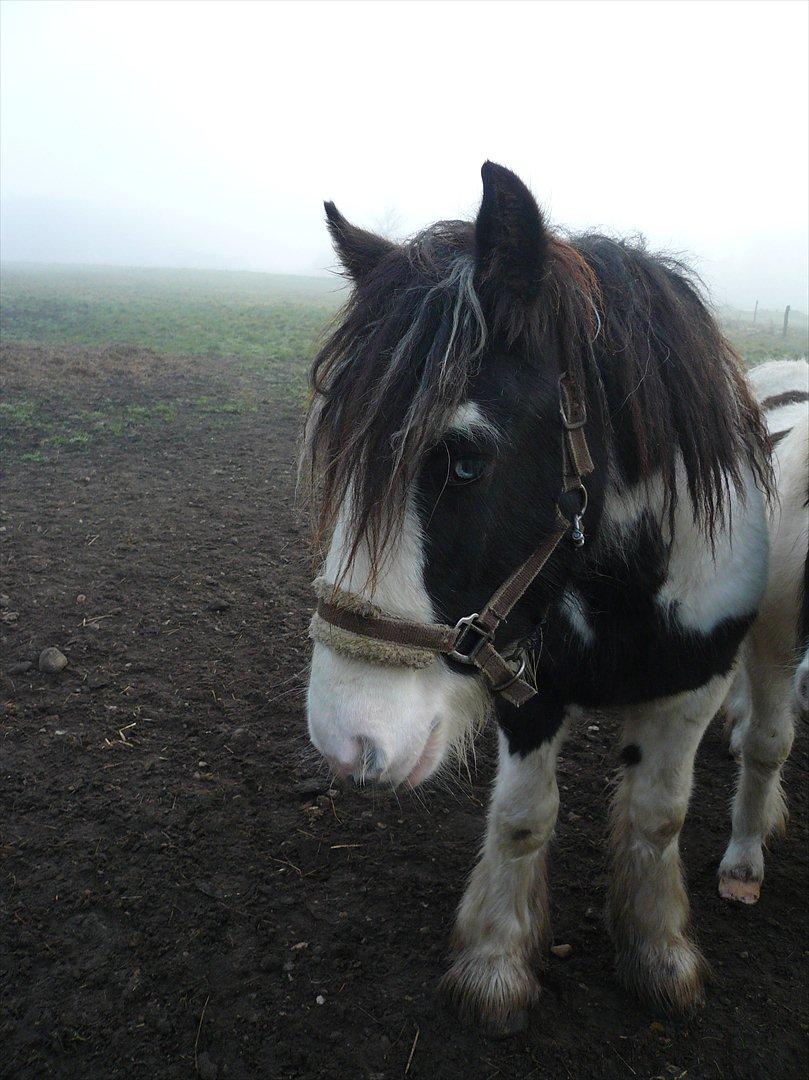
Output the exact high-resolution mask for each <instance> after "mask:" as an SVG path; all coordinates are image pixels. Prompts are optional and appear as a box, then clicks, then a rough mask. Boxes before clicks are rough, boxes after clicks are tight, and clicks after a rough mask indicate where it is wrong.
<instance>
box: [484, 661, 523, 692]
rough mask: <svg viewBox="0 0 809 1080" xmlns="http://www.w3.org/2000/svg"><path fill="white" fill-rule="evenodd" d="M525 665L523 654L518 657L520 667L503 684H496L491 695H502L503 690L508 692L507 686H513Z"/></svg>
mask: <svg viewBox="0 0 809 1080" xmlns="http://www.w3.org/2000/svg"><path fill="white" fill-rule="evenodd" d="M525 664H526V660H525V653H523V654H522V656H521V657H520V665H519V667H518V668H517V670H516V671H515V672H514V674H513V675H512V676H511V678H510V679H506V681H505V682H502V683H498V685H497V686H493V687H492V693H493V694H502V692H503V691H504V690H508V688H509V686H513V684H514V683H515V682H516V681H517V679H519V678H520V676H521V675H522V673H523V672H524V671H525Z"/></svg>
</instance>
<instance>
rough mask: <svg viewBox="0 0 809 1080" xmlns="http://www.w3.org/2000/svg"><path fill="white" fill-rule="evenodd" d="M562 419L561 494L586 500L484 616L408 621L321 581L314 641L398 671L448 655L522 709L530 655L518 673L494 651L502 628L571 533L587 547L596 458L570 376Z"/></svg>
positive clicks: (562, 383)
mask: <svg viewBox="0 0 809 1080" xmlns="http://www.w3.org/2000/svg"><path fill="white" fill-rule="evenodd" d="M559 415H560V416H561V420H562V427H563V429H564V470H563V481H562V493H563V494H567V493H574V492H575V493H576V494H578V495H579V497H580V499H581V506H580V507H579V511H578V513H576V514H574V515H573V521H572V523H571V522H570V521H568V519H567V518H566V517H565V516H564V515H563V514H562V512H561V510H560V509H559V507H558V505H557V509H556V520H555V522H554V527H553V531H552V532H551V533H550V535H549V536H548V537H547V538H546V539H545V540H543V542H542V543H541V544H540V545H539V547H538V548H536V549H535V550H534V551H533V552H532V554H531V555H529V557H528V558H527V559H526V560H525V562H524V563H522V564H521V565H520V566H518V567H517V569H516V570H515V571H514V573H513V574H512V575H511V576H510V577H509V578H507V579H506V581H505V582H504V583H503V584H502V585H501V586H500V588H499V589H498V590H497V592H495V594H494V595H493V596H492V597H491V598H490V600H489V601H488V603H487V604H486V606H485V607H484V608H483V609H482V611H480V612H479V613H478V612H475V613H474V614H473V615H465V616H464V617H463V618H462V619H459V620H458V622H457V623H456V624H455V626H449V625H448V624H446V623H420V622H409V621H408V620H407V619H397V618H394V617H393V616H391V615H387V614H385V613H384V612H383V611H382V610H381V609H380V608H378V607H376V605H375V604H372V603H370V602H369V601H367V600H365V599H364V598H363V597H361V596H357V595H356V594H355V593H349V592H344V591H343V590H342V589H339V588H335V587H334V586H333V585H329V584H328V583H326V582H325V581H324V580H323V579H322V578H318V579H317V580H316V582H315V591H316V592H317V595H318V602H317V610H316V612H315V614H314V616H313V618H312V623H311V625H310V627H309V636H310V637H311V638H312V639H313V640H314V641H320V642H321V643H322V644H324V645H328V646H330V647H331V648H333V649H336V650H337V651H338V652H343V653H346V654H347V655H349V656H354V657H357V658H358V659H362V660H370V661H372V662H374V663H378V664H387V665H390V666H393V667H412V668H423V667H427V666H428V665H429V664H431V663H433V662H434V661H435V659H436V656H437V655H443V656H446V657H448V658H449V659H451V660H455V661H456V662H457V663H459V664H467V665H471V666H474V667H476V668H477V669H478V670H479V671H481V672H482V673H483V675H484V676H485V677H486V680H487V682H488V683H489V689H490V690H491V692H492V693H493V694H500V695H502V697H504V698H505V699H506V701H509V702H511V704H512V705H516V706H520V705H523V704H525V702H526V701H529V700H530V699H531V698H532V697H533V696H534V695H535V694H536V692H537V690H536V687H535V686H532V685H531V684H530V683H529V682H528V681H527V680H526V679H524V678H523V674H524V672H525V668H526V659H525V656H524V655H523V656H521V657H520V659H519V662H518V665H517V668H516V670H515V668H514V667H512V666H511V665H510V663H509V659H513V658H506V657H504V656H503V655H502V654H501V653H500V652H498V650H497V649H496V648H495V647H494V644H493V640H494V636H495V634H496V633H497V630H498V628H499V627H500V624H501V623H503V622H505V620H506V619H507V618H508V616H509V615H510V614H511V611H512V610H513V608H514V607H515V605H516V604H517V603H518V602H519V601H520V600H521V599H522V597H523V596H524V595H525V593H526V592H527V591H528V589H529V587H530V586H531V585H532V584H533V582H534V581H535V580H536V578H537V576H538V575H539V573H540V571H541V570H542V568H543V567H544V566H545V564H546V563H547V562H548V560H549V559H550V557H551V555H552V554H553V553H554V551H555V550H556V548H557V546H558V545H559V543H560V541H561V540H562V537H563V536H564V535H565V534H566V533H567V532H568V531H570V539H571V541H572V543H573V544H574V545H575V546H576V547H581V546H582V545H583V544H584V532H583V531H582V517H583V516H584V512H585V510H586V509H587V489H586V488H585V486H584V484H583V482H582V481H583V478H584V477H585V476H588V475H589V474H590V473H591V472H592V471H593V468H594V466H593V460H592V458H591V457H590V450H589V448H588V446H587V440H586V438H585V435H584V425H585V423H586V422H587V409H586V406H585V401H584V394H583V392H582V390H581V388H580V387H571V385H570V384H569V382H568V377H567V374H566V373H565V374H563V375H561V376H560V378H559Z"/></svg>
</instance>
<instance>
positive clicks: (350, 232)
mask: <svg viewBox="0 0 809 1080" xmlns="http://www.w3.org/2000/svg"><path fill="white" fill-rule="evenodd" d="M323 206H324V208H325V210H326V221H327V223H328V226H329V232H330V233H331V238H332V240H333V241H334V247H335V249H336V251H337V254H338V255H339V256H340V262H341V263H342V264H343V266H344V267H345V268H346V270H347V271H348V273H349V274H350V275H351V277H352V278H353V279H354V281H357V282H359V281H362V279H363V278H364V277H365V276H366V274H368V273H369V271H371V270H373V268H374V267H375V266H376V265H377V263H378V262H379V261H380V260H381V259H383V258H384V257H385V255H387V254H388V253H389V252H391V251H393V249H394V248H395V247H396V245H395V244H394V243H393V242H392V241H391V240H386V239H385V237H384V236H377V235H376V233H371V232H366V231H365V230H364V229H358V228H357V227H356V225H352V224H351V222H350V221H346V219H345V218H344V217H343V215H342V214H341V213H340V211H339V210H338V209H337V207H336V206H335V205H334V203H333V202H326V203H324V204H323Z"/></svg>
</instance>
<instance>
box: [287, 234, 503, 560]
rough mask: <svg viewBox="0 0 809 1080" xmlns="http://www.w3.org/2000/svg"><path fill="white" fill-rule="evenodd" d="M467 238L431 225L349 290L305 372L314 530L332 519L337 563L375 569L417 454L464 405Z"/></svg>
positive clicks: (472, 293)
mask: <svg viewBox="0 0 809 1080" xmlns="http://www.w3.org/2000/svg"><path fill="white" fill-rule="evenodd" d="M474 278H475V263H474V255H473V246H472V242H471V228H470V226H469V225H468V224H467V223H464V222H440V223H438V224H437V225H434V226H432V228H430V229H427V230H425V231H424V232H422V233H420V234H419V235H418V236H416V237H415V238H414V239H413V240H412V241H410V242H409V243H408V244H407V245H406V246H405V247H404V248H403V249H402V251H401V252H400V253H399V255H398V257H397V258H396V259H390V260H388V261H387V262H386V264H385V265H384V266H382V267H380V268H379V270H378V272H377V273H376V274H375V275H373V276H372V277H371V279H370V280H369V281H368V282H367V283H365V284H363V285H361V286H359V287H358V288H357V289H356V290H355V292H354V294H353V295H352V297H351V299H350V300H349V302H348V304H347V306H346V308H345V309H344V311H343V313H342V316H341V318H340V321H339V323H338V324H337V325H336V327H335V328H334V330H333V332H332V334H331V335H330V337H329V338H328V340H327V341H326V342H325V344H324V346H323V348H322V349H321V351H320V353H319V355H318V357H317V359H316V360H315V364H314V368H313V391H314V394H313V403H312V408H311V410H310V418H309V423H308V425H307V447H306V453H307V456H308V459H309V462H310V465H311V467H312V469H313V472H315V473H319V475H320V478H321V483H322V489H321V492H320V495H321V503H320V510H321V512H320V516H319V530H320V532H321V533H322V534H325V533H327V532H328V531H329V530H330V529H331V528H332V527H333V525H334V522H335V520H336V516H337V514H338V513H339V512H341V510H342V513H343V515H344V520H345V521H346V523H347V525H348V529H347V533H348V541H349V546H350V549H351V550H350V552H349V557H348V559H347V560H346V561H347V562H350V558H351V554H352V553H353V552H354V551H356V548H357V545H358V544H359V543H360V541H361V540H362V541H364V542H365V543H367V545H368V548H369V554H370V556H371V565H372V567H377V566H378V562H379V559H380V558H381V557H382V555H383V552H384V549H385V548H386V545H387V543H388V541H389V540H390V538H391V537H392V536H393V534H394V533H395V531H396V529H397V526H398V525H399V524H400V523H401V520H402V518H403V515H404V512H405V510H406V506H407V499H408V493H409V491H410V488H411V485H412V481H413V479H414V478H415V476H416V474H417V472H418V469H419V466H420V463H421V461H422V458H423V455H424V452H425V450H426V449H428V448H429V447H430V446H432V445H434V444H435V443H436V442H437V441H438V440H439V439H440V437H441V435H442V434H443V432H444V431H445V429H446V428H447V427H448V426H449V423H450V421H451V418H452V416H453V415H454V413H455V411H456V410H457V408H458V406H459V405H460V404H461V402H462V401H463V400H464V399H465V396H466V393H467V387H468V383H469V379H470V377H471V376H472V375H473V374H474V372H475V370H476V368H477V365H478V364H479V362H480V358H481V355H482V352H483V349H484V347H485V345H486V341H487V327H486V320H485V318H484V315H483V310H482V308H481V304H480V300H479V297H478V294H477V291H476V289H475V281H474Z"/></svg>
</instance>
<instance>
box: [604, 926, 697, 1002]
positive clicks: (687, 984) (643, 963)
mask: <svg viewBox="0 0 809 1080" xmlns="http://www.w3.org/2000/svg"><path fill="white" fill-rule="evenodd" d="M617 967H618V974H619V976H620V978H621V980H622V982H623V983H624V985H625V986H627V987H628V988H629V989H630V990H633V991H634V992H635V993H636V994H637V995H638V997H641V998H645V999H647V1000H648V999H651V1000H652V1001H655V1002H657V1003H658V1004H659V1005H662V1006H663V1007H664V1008H667V1009H672V1010H675V1011H678V1012H687V1011H688V1010H690V1009H693V1008H695V1007H696V1006H698V1005H702V1004H703V1002H704V1001H705V990H704V980H705V978H706V976H707V975H708V973H709V969H708V965H707V963H706V961H705V958H704V957H703V956H702V954H701V953H700V951H699V949H697V947H696V946H695V945H692V944H691V942H690V941H688V940H687V938H684V937H680V938H679V939H677V940H675V941H674V942H673V943H672V944H671V945H665V946H662V947H654V946H651V947H649V946H646V947H643V946H641V947H640V948H636V949H633V950H630V952H629V953H627V954H620V953H619V955H618V957H617Z"/></svg>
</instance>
